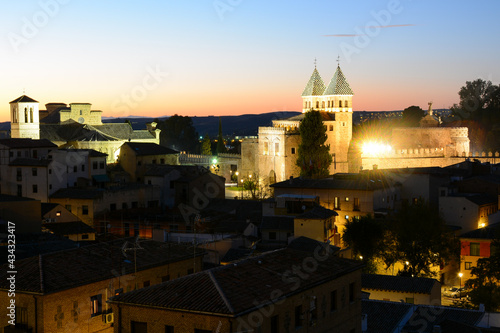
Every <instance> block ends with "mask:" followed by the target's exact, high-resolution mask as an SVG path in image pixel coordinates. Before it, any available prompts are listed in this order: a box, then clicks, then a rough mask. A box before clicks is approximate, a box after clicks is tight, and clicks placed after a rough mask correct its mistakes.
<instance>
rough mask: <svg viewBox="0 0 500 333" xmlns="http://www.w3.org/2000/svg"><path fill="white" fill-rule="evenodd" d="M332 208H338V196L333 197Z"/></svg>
mask: <svg viewBox="0 0 500 333" xmlns="http://www.w3.org/2000/svg"><path fill="white" fill-rule="evenodd" d="M333 209H337V210H339V209H340V198H339V197H335V198H334V199H333Z"/></svg>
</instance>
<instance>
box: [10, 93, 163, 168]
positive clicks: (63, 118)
mask: <svg viewBox="0 0 500 333" xmlns="http://www.w3.org/2000/svg"><path fill="white" fill-rule="evenodd" d="M38 104H39V103H38V101H36V100H34V99H32V98H30V97H28V96H26V95H23V96H21V97H19V98H17V99H15V100H13V101H12V102H10V116H11V137H12V138H32V139H40V138H42V139H48V140H50V141H51V142H53V143H54V144H56V145H57V146H58V147H71V148H76V149H94V150H96V151H98V152H101V153H105V154H107V155H108V160H107V161H108V163H114V162H115V161H116V158H117V152H118V151H119V148H120V146H121V145H122V144H123V143H125V142H128V141H132V142H153V143H156V144H158V143H159V140H160V130H159V129H156V126H155V125H156V124H154V123H152V124H151V125H150V126H148V129H145V130H133V129H132V127H131V126H130V125H129V124H126V123H103V122H102V118H101V117H102V111H100V110H92V108H91V107H92V105H91V104H90V103H71V104H70V105H69V106H68V105H66V104H65V103H48V104H46V105H45V107H46V110H39V106H38Z"/></svg>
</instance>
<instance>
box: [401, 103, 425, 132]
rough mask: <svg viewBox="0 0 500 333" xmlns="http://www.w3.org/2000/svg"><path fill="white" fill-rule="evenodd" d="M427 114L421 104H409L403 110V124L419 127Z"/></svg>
mask: <svg viewBox="0 0 500 333" xmlns="http://www.w3.org/2000/svg"><path fill="white" fill-rule="evenodd" d="M424 116H425V111H424V110H422V109H421V108H420V107H419V106H415V105H412V106H409V107H407V108H406V109H404V110H403V126H408V127H418V126H419V122H420V120H421V119H422V118H423V117H424Z"/></svg>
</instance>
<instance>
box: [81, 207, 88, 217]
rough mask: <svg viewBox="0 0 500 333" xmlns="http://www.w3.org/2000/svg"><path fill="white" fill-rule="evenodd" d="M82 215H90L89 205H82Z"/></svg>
mask: <svg viewBox="0 0 500 333" xmlns="http://www.w3.org/2000/svg"><path fill="white" fill-rule="evenodd" d="M82 215H89V206H87V205H83V206H82Z"/></svg>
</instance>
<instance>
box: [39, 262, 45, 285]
mask: <svg viewBox="0 0 500 333" xmlns="http://www.w3.org/2000/svg"><path fill="white" fill-rule="evenodd" d="M38 269H39V271H40V291H41V292H42V293H43V292H44V291H45V287H44V283H43V269H42V255H41V254H39V255H38Z"/></svg>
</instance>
